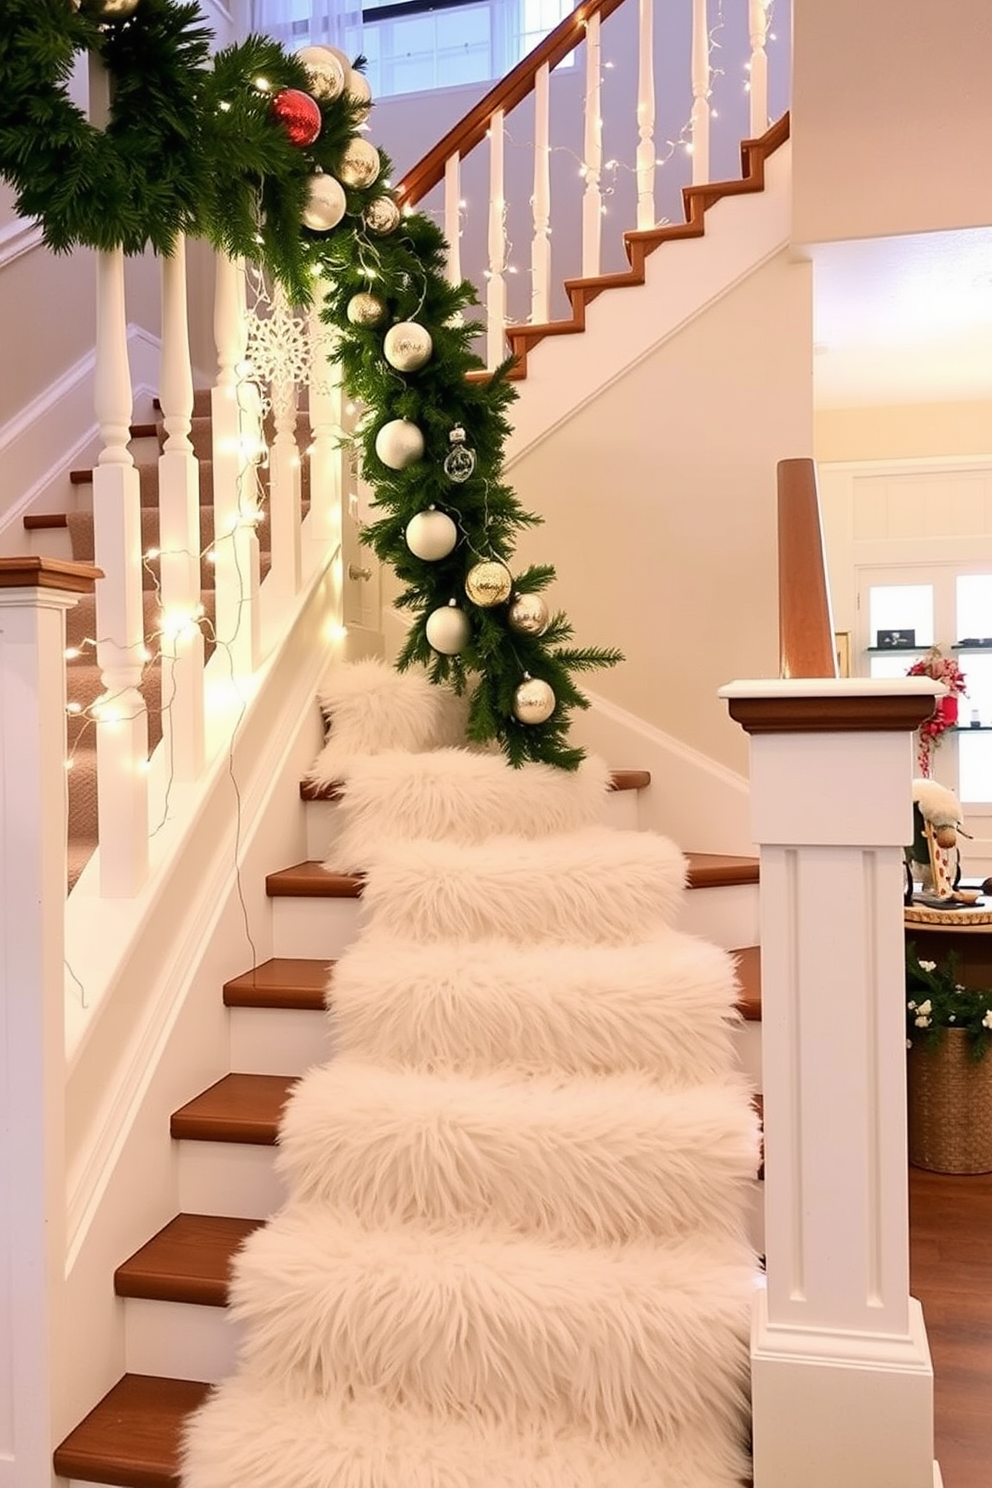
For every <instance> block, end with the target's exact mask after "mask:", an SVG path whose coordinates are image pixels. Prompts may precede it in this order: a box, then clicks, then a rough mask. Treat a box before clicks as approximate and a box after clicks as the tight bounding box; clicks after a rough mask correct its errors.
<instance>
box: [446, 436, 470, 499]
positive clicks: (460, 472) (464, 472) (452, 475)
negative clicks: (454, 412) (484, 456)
mask: <svg viewBox="0 0 992 1488" xmlns="http://www.w3.org/2000/svg"><path fill="white" fill-rule="evenodd" d="M448 443H449V444H450V445H451V448H450V450H449V451H448V453H447V454H446V455H445V457H444V473H445V475H446V476H447V477H448V479H449V480H453V481H454V482H455V483H456V484H457V485H461V483H462V481H467V480H468V478H469V476H470V475H471V474H472V472H473V470H474V469H475V450H474V449H469V447H468V445H467V444H466V443H465V430H464V429H463V428H462V426H461V424H456V425H455V427H454V428H453V429H452V431H451V433H450V434H449V435H448Z"/></svg>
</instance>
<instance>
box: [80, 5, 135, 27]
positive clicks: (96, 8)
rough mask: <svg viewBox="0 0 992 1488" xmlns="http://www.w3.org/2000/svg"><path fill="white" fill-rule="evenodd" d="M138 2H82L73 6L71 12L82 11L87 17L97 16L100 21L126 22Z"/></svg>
mask: <svg viewBox="0 0 992 1488" xmlns="http://www.w3.org/2000/svg"><path fill="white" fill-rule="evenodd" d="M139 4H140V0H82V5H81V6H80V5H76V4H74V5H73V7H72V8H73V10H79V9H82V10H84V11H85V12H86V14H87V15H91V16H97V17H98V18H99V19H100V20H101V21H109V22H111V23H112V22H114V21H126V20H127V18H128V16H130V15H134V12H135V11H136V10H137V8H138V6H139Z"/></svg>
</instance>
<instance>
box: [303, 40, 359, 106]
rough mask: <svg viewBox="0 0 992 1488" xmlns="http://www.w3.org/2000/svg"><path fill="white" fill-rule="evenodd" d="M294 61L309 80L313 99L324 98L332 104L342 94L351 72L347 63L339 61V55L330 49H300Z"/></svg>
mask: <svg viewBox="0 0 992 1488" xmlns="http://www.w3.org/2000/svg"><path fill="white" fill-rule="evenodd" d="M296 60H297V61H298V62H302V63H303V66H304V67H305V68H306V70H307V76H308V77H309V79H310V93H311V95H312V96H313V97H314V98H324V99H326V100H327V101H328V103H333V102H334V100H335V98H340V97H341V94H342V93H343V92H344V85H345V79H346V77H347V75H348V73H349V72H350V71H351V67H350V65H349V64H348V63H347V62H342V61H341V56H340V54H339V53H337V52H335V51H332V49H331V48H330V47H323V46H308V47H301V48H300V50H299V51H298V52H297V54H296Z"/></svg>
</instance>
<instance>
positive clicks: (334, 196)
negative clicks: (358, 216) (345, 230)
mask: <svg viewBox="0 0 992 1488" xmlns="http://www.w3.org/2000/svg"><path fill="white" fill-rule="evenodd" d="M347 205H348V202H347V199H346V198H345V194H344V187H343V186H342V185H341V182H340V181H336V180H335V179H334V177H333V176H326V175H317V176H311V177H310V184H309V187H308V191H307V204H306V206H305V207H304V208H303V221H304V223H305V224H306V226H307V227H309V228H310V229H311V230H312V231H313V232H330V230H331V228H332V227H337V225H338V223H339V222H340V221H341V218H342V217H343V216H344V214H345V208H346V207H347Z"/></svg>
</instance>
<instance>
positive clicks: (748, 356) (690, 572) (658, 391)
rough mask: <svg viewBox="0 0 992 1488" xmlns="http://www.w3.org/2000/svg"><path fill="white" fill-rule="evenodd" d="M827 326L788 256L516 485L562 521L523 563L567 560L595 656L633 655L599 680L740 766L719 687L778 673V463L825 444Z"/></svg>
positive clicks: (520, 472) (567, 605) (624, 701)
mask: <svg viewBox="0 0 992 1488" xmlns="http://www.w3.org/2000/svg"><path fill="white" fill-rule="evenodd" d="M618 292H622V291H618ZM811 326H812V316H811V277H810V269H809V265H808V264H805V263H792V262H790V261H789V259H788V256H787V255H786V254H784V253H783V254H780V255H778V256H777V257H775V258H773V259H772V260H770V261H769V262H768V263H766V264H765V265H764V266H763V267H762V268H760V269H758V270H757V271H756V272H755V273H754V274H752V275H751V276H750V277H749V278H747V279H746V280H744V281H742V282H741V283H740V284H738V285H737V286H736V287H735V288H734V289H732V290H730V291H729V292H728V293H727V294H726V295H725V296H724V297H723V298H722V299H720V300H719V301H717V302H716V303H715V304H713V305H712V306H710V307H709V308H708V309H707V310H706V311H705V312H704V313H703V314H702V315H701V316H699V317H697V318H696V319H695V320H693V321H691V322H690V323H689V324H688V325H686V326H685V327H684V329H683V330H681V331H680V332H679V333H678V334H677V335H675V336H673V337H672V338H671V339H670V340H668V341H667V342H665V343H664V344H663V345H662V346H661V347H659V348H658V350H657V351H655V352H654V353H653V354H652V355H651V356H650V357H648V358H647V359H646V360H645V361H644V362H642V363H641V364H640V365H639V366H638V367H636V368H634V369H633V370H632V371H631V372H629V373H628V374H627V375H626V376H625V377H623V378H622V379H620V380H619V381H618V382H617V383H615V384H614V385H613V386H612V387H610V388H609V389H607V390H606V391H605V392H604V393H603V394H601V395H600V396H599V397H598V398H597V399H596V400H595V401H594V402H593V403H592V404H590V405H588V406H587V407H585V408H584V409H583V410H582V411H581V412H580V413H579V414H578V415H577V416H576V417H575V418H573V419H571V420H570V421H569V422H568V423H567V424H566V425H565V426H563V427H562V428H561V429H559V430H557V431H556V432H555V433H554V434H552V435H551V436H550V437H549V438H547V439H546V440H544V441H543V442H542V443H541V444H539V445H538V446H537V447H536V448H534V449H533V450H532V451H531V452H529V453H528V454H527V455H525V456H524V457H523V458H522V459H521V460H520V461H519V462H517V463H516V464H514V467H513V471H512V475H511V479H512V481H513V484H514V487H515V489H516V491H517V494H518V496H519V498H520V500H521V501H522V503H523V504H524V506H525V507H527V508H528V509H530V510H533V511H538V512H541V513H542V514H543V515H544V517H545V523H544V525H543V526H542V527H540V528H538V529H537V530H536V531H535V532H534V533H529V534H526V535H525V536H524V538H523V539H522V541H521V543H520V546H519V549H518V553H517V559H518V563H519V564H521V565H522V564H523V562H525V561H546V562H552V563H554V564H555V566H556V568H557V570H558V580H557V582H556V584H555V585H554V587H553V588H552V590H550V591H549V599H550V601H551V603H552V605H553V606H556V607H557V606H560V607H561V608H563V609H565V610H566V611H567V612H568V614H569V617H570V618H571V620H572V621H573V623H574V625H575V630H576V639H577V641H578V643H579V644H586V645H589V644H599V645H617V646H620V647H621V649H622V650H623V651H624V653H625V655H626V657H627V660H626V663H625V664H624V665H623V666H621V667H618V668H616V670H615V671H612V672H604V673H597V674H596V675H595V679H594V681H593V682H592V684H591V685H594V686H595V688H596V690H597V692H600V693H602V694H604V695H605V696H606V697H608V698H610V699H611V700H612V701H614V702H616V703H617V704H619V705H620V706H622V707H625V708H628V709H629V710H630V711H631V712H632V713H634V714H636V715H638V716H639V717H641V718H643V719H645V720H646V721H648V722H649V723H651V724H654V725H656V726H657V727H659V728H662V729H665V730H666V731H668V732H671V733H672V734H674V735H676V736H677V737H678V738H680V739H682V740H684V741H685V742H686V743H687V744H689V745H690V746H692V747H693V748H696V749H698V750H701V751H702V752H703V753H704V754H707V755H709V756H710V757H711V758H713V759H716V760H719V761H720V762H722V763H724V764H726V765H728V766H730V767H731V768H733V769H737V770H746V768H747V743H746V739H745V737H744V735H743V734H742V733H741V731H740V730H739V729H738V728H737V727H736V725H733V724H731V723H730V722H729V721H728V719H727V713H726V705H725V704H724V703H722V702H721V701H720V700H719V699H718V698H717V697H716V689H717V688H718V687H719V686H720V685H721V684H722V683H724V682H727V681H729V680H731V679H732V678H735V677H762V676H774V675H777V671H778V653H777V579H776V536H775V466H776V462H777V461H778V460H779V459H782V458H785V457H787V456H793V455H803V454H809V453H810V452H811V449H812V437H813V435H812V416H811V406H812V396H811V365H812V330H811ZM511 417H512V414H511Z"/></svg>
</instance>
